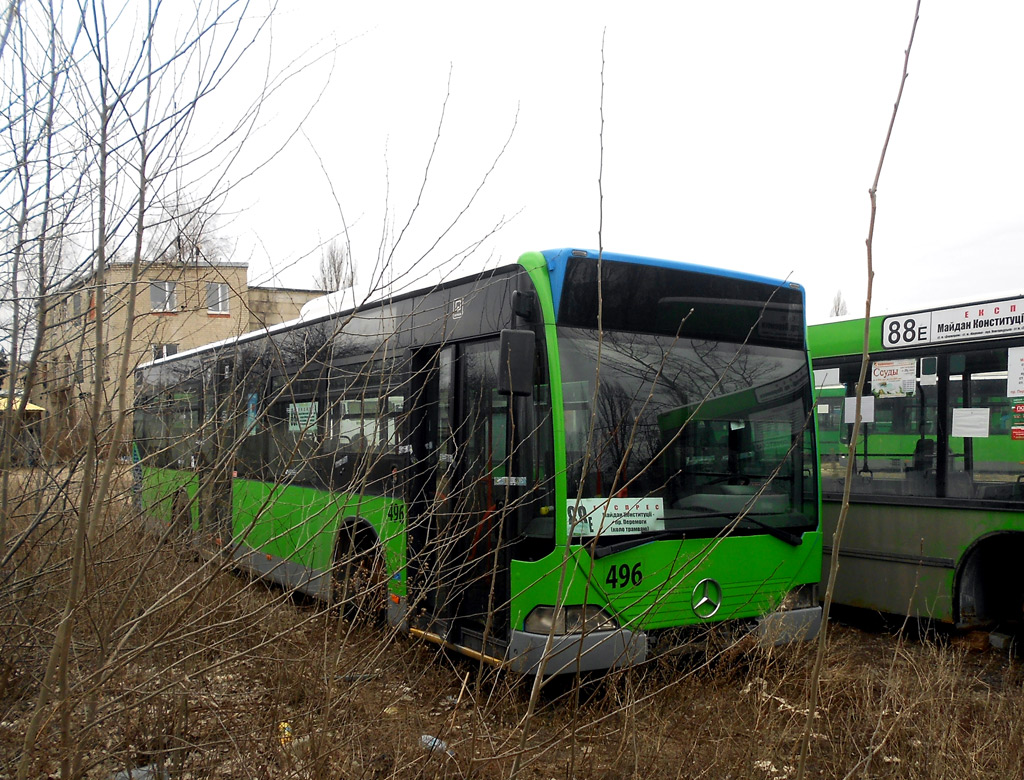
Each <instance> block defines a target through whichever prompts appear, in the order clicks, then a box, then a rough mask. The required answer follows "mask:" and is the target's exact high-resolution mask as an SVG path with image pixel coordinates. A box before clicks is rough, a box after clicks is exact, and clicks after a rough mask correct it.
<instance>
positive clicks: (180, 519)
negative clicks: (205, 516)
mask: <svg viewBox="0 0 1024 780" xmlns="http://www.w3.org/2000/svg"><path fill="white" fill-rule="evenodd" d="M171 526H172V533H173V534H174V535H175V536H176V537H177V538H179V539H187V538H188V537H189V536H191V535H192V502H191V501H190V500H189V497H188V493H186V492H185V491H184V490H179V491H178V492H177V493H175V494H174V503H173V504H172V506H171Z"/></svg>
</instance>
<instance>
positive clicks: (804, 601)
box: [779, 583, 818, 612]
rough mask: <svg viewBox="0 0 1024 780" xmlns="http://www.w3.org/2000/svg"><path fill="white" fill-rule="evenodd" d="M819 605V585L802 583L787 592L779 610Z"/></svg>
mask: <svg viewBox="0 0 1024 780" xmlns="http://www.w3.org/2000/svg"><path fill="white" fill-rule="evenodd" d="M816 606H818V585H817V583H815V584H811V585H801V586H800V587H798V588H793V590H791V591H790V592H789V593H787V594H786V598H784V599H783V600H782V603H781V604H779V611H780V612H782V611H784V610H787V609H806V608H807V607H816Z"/></svg>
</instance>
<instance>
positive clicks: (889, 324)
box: [882, 313, 931, 349]
mask: <svg viewBox="0 0 1024 780" xmlns="http://www.w3.org/2000/svg"><path fill="white" fill-rule="evenodd" d="M930 331H931V322H930V318H929V316H928V314H927V313H925V314H911V315H906V314H903V315H900V316H899V317H886V318H885V319H884V320H882V346H883V347H885V348H886V349H893V348H895V347H912V346H915V345H917V344H927V343H928V342H929V341H930V340H931V333H930Z"/></svg>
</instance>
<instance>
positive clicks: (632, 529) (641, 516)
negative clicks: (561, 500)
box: [568, 498, 665, 536]
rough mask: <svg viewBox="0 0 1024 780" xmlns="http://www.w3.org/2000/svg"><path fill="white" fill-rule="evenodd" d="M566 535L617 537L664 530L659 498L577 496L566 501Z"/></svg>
mask: <svg viewBox="0 0 1024 780" xmlns="http://www.w3.org/2000/svg"><path fill="white" fill-rule="evenodd" d="M568 521H569V535H570V536H573V535H575V536H598V535H600V536H621V535H625V534H642V533H645V532H647V531H664V530H665V500H664V499H662V498H581V499H579V500H575V499H570V501H569V512H568Z"/></svg>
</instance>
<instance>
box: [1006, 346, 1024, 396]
mask: <svg viewBox="0 0 1024 780" xmlns="http://www.w3.org/2000/svg"><path fill="white" fill-rule="evenodd" d="M1006 395H1008V396H1015V395H1024V347H1011V348H1010V349H1008V350H1006Z"/></svg>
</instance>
